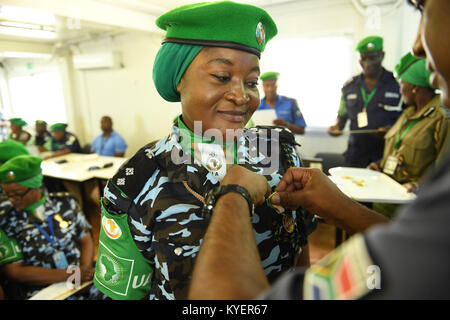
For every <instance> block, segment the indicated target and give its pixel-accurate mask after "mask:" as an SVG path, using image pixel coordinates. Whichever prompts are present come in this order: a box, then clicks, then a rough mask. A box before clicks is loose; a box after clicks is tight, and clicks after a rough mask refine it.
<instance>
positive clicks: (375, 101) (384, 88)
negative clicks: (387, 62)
mask: <svg viewBox="0 0 450 320" xmlns="http://www.w3.org/2000/svg"><path fill="white" fill-rule="evenodd" d="M355 50H356V51H357V52H358V53H359V57H360V60H359V62H360V65H361V67H362V73H361V74H359V75H357V76H354V77H353V78H351V79H350V80H348V81H347V82H346V83H345V84H344V86H343V88H342V96H341V104H340V107H339V110H338V116H337V121H336V124H335V125H333V126H331V127H330V128H329V129H328V133H329V134H330V135H331V136H339V135H341V134H342V130H343V129H344V127H345V125H346V123H347V120H350V130H351V131H352V133H351V134H350V136H349V139H348V145H347V150H346V151H345V153H344V157H345V165H346V166H350V167H360V168H365V167H366V166H367V165H369V164H370V163H371V162H373V161H377V160H378V159H380V158H381V157H382V155H383V148H384V139H383V136H384V134H385V133H386V132H387V130H388V129H389V128H390V127H391V126H392V125H393V124H394V123H395V121H397V119H398V117H399V116H400V114H401V111H402V107H401V100H400V90H399V85H398V83H397V81H396V80H395V78H394V76H393V74H392V72H390V71H387V70H386V69H384V68H383V66H382V62H383V59H384V51H383V38H381V37H379V36H369V37H366V38H364V39H363V40H361V41H360V42H359V43H358V45H357V46H356V48H355ZM362 130H364V131H369V132H367V133H364V131H362ZM358 131H361V133H360V132H358Z"/></svg>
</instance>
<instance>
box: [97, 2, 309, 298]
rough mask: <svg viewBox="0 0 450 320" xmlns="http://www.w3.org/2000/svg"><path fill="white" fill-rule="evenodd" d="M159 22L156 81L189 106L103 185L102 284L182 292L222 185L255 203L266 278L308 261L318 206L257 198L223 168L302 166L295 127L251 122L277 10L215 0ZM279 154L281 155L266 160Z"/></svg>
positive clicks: (267, 173)
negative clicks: (277, 204)
mask: <svg viewBox="0 0 450 320" xmlns="http://www.w3.org/2000/svg"><path fill="white" fill-rule="evenodd" d="M156 23H157V25H158V26H159V27H160V28H162V29H163V30H166V37H165V39H164V41H163V45H162V46H161V48H160V50H159V52H158V54H157V55H156V59H155V63H154V67H153V80H154V84H155V86H156V89H157V91H158V93H159V94H160V95H161V97H162V98H163V99H165V100H166V101H171V102H181V110H182V111H181V115H180V116H178V117H176V119H175V120H174V123H173V126H172V128H171V132H170V134H169V135H168V136H166V137H164V138H163V139H161V140H159V141H154V142H151V143H149V144H147V145H145V146H144V147H143V148H141V149H140V150H139V151H138V152H137V153H136V154H135V155H134V156H133V157H132V158H131V159H130V160H129V161H128V162H127V163H126V164H124V165H123V166H122V167H121V168H120V169H119V170H118V172H117V173H116V174H115V175H114V177H113V178H111V179H110V180H109V181H108V184H107V186H106V187H105V191H104V195H105V196H104V198H103V199H102V201H101V204H102V208H103V210H102V226H101V230H100V245H99V251H98V259H97V265H96V273H95V277H94V284H95V286H96V287H97V288H98V289H99V290H100V291H101V292H103V293H104V294H106V295H107V296H109V297H111V298H113V299H142V298H145V297H148V298H149V299H185V298H186V296H187V290H188V287H189V283H190V277H191V272H192V270H193V266H194V263H195V259H196V257H197V252H198V250H199V248H200V245H201V243H202V241H203V235H204V233H205V231H206V228H207V225H208V223H209V219H210V213H211V208H213V207H214V205H215V199H217V198H219V197H221V196H222V195H224V194H225V193H226V194H228V193H237V194H238V196H239V197H242V199H244V201H245V203H246V205H247V206H248V207H249V208H253V204H254V207H255V210H252V216H249V217H247V218H248V219H249V221H251V222H252V226H253V228H254V230H255V237H256V238H257V241H258V254H259V256H260V264H262V266H263V268H264V272H265V273H266V274H267V276H268V278H269V279H270V281H273V280H274V279H275V278H276V277H277V276H278V275H279V274H280V273H282V272H283V271H285V270H288V269H289V268H291V267H292V266H294V265H296V264H297V265H307V264H309V256H308V252H309V251H308V241H307V238H308V235H309V234H310V233H311V232H312V231H313V230H314V228H315V227H316V225H317V220H315V218H314V215H312V214H310V213H308V212H306V211H304V210H303V209H302V208H297V209H296V210H293V211H283V212H281V211H277V210H276V209H275V208H273V207H270V206H269V205H268V204H267V203H260V202H259V201H258V202H255V203H253V202H252V200H251V197H249V193H248V191H247V190H246V189H245V188H239V187H236V186H231V185H230V184H228V183H227V178H226V177H227V174H228V171H229V167H230V166H233V165H236V164H239V166H245V167H246V168H248V169H249V170H251V171H254V172H258V174H260V175H261V176H263V177H264V178H263V179H264V180H266V181H268V183H267V185H268V188H267V190H266V191H267V192H269V191H271V190H269V189H270V187H275V185H276V184H277V182H278V180H279V178H280V177H281V175H282V172H284V171H285V170H287V168H288V167H290V166H298V165H300V159H299V157H298V155H297V154H296V152H295V139H294V136H293V135H292V133H291V132H290V131H288V130H286V129H285V128H283V127H274V129H273V131H269V130H262V129H261V128H258V127H255V128H251V129H249V130H244V126H245V125H246V124H247V122H248V121H249V119H250V118H251V116H252V114H253V112H254V111H255V110H256V109H257V108H258V106H259V103H260V96H259V92H258V87H257V83H258V79H259V76H260V67H259V57H260V55H261V52H262V51H263V50H264V48H265V46H266V44H267V42H268V41H269V40H270V39H271V38H273V37H274V36H275V34H276V33H277V28H276V25H275V23H274V21H273V20H272V18H271V17H270V16H269V14H268V13H267V12H266V11H264V10H262V9H261V8H258V7H255V6H252V5H247V4H240V3H236V2H232V1H215V2H203V3H196V4H190V5H185V6H181V7H178V8H175V9H173V10H171V11H169V12H167V13H165V14H163V15H162V16H160V17H159V18H158V19H157V20H156ZM212 132H213V133H214V134H213V137H211V136H208V133H212ZM239 132H242V133H243V135H242V136H241V137H240V138H237V137H236V136H234V135H235V134H236V133H239ZM229 133H231V136H232V137H231V139H229V138H228V137H229V136H228V134H229ZM272 133H273V134H272ZM268 142H269V146H267V143H268ZM270 142H273V143H270ZM255 144H256V145H255ZM261 145H264V146H267V147H268V148H266V150H262V148H260V149H257V148H256V147H257V146H261ZM252 147H255V148H254V149H253V148H252ZM251 148H252V149H251ZM253 151H257V152H253ZM258 151H259V152H258ZM269 154H271V155H273V157H269ZM272 160H273V161H276V162H278V165H274V166H270V165H267V164H269V163H272V162H271V161H272ZM278 160H279V161H278ZM263 162H265V163H266V165H265V166H264V164H263ZM269 183H270V186H269ZM130 261H133V264H131V263H130Z"/></svg>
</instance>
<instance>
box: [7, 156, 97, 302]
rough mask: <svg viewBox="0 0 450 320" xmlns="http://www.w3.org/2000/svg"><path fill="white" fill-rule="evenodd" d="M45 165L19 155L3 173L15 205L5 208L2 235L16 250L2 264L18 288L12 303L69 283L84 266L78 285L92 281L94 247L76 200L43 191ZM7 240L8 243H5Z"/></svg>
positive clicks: (8, 164)
mask: <svg viewBox="0 0 450 320" xmlns="http://www.w3.org/2000/svg"><path fill="white" fill-rule="evenodd" d="M41 162H42V159H41V158H39V157H33V156H28V155H20V156H16V157H13V158H11V159H10V160H8V161H6V162H5V163H4V164H3V165H2V166H1V167H0V182H1V184H2V187H3V190H4V192H5V194H6V196H7V198H8V200H9V201H10V203H9V205H8V206H3V205H2V207H1V208H0V230H3V231H4V235H6V236H7V239H8V240H7V241H6V244H7V245H8V246H9V248H11V250H6V251H3V253H5V252H7V253H8V256H7V257H6V259H5V257H3V258H4V259H3V260H2V261H0V264H3V266H2V272H3V274H4V275H5V277H6V278H7V279H8V280H9V281H8V282H9V283H10V286H11V287H10V288H14V290H12V291H11V292H13V296H10V297H9V298H11V299H28V298H30V297H31V296H33V295H34V294H35V293H37V292H38V291H39V290H41V289H42V288H44V287H45V286H48V285H50V284H52V283H57V282H62V281H66V280H67V279H68V278H69V277H71V275H72V274H73V272H72V273H71V272H67V268H68V267H69V266H70V265H74V266H79V267H80V268H79V270H78V271H79V276H80V278H79V280H80V281H82V282H84V281H88V280H91V279H92V277H93V273H94V269H93V257H94V243H93V240H92V236H91V233H90V228H91V226H90V225H89V223H88V222H87V220H86V218H85V216H84V214H83V213H82V212H81V210H80V208H79V206H78V204H77V202H76V201H75V199H74V198H72V197H70V196H69V195H68V194H66V193H60V194H51V193H50V194H49V193H47V192H46V191H45V189H44V188H42V187H43V185H42V180H43V175H42V172H41ZM5 239H6V238H5Z"/></svg>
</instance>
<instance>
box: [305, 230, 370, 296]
mask: <svg viewBox="0 0 450 320" xmlns="http://www.w3.org/2000/svg"><path fill="white" fill-rule="evenodd" d="M371 266H373V262H372V260H371V258H370V255H369V253H368V251H367V247H366V244H365V240H364V236H363V235H361V234H357V235H355V236H353V237H352V238H350V239H349V240H347V241H346V242H345V243H344V244H343V245H342V246H340V247H339V248H337V249H335V250H334V251H333V252H331V253H330V254H328V255H327V256H326V257H325V258H323V259H322V260H320V261H319V262H318V263H317V264H315V265H313V266H311V268H310V269H308V270H307V271H306V273H305V279H304V283H303V298H304V299H308V300H309V299H313V300H330V299H337V300H343V299H345V300H347V299H358V298H360V297H362V296H364V295H365V294H367V293H368V292H369V291H370V290H372V289H373V288H369V285H368V279H369V276H370V275H369V273H368V271H369V270H370V269H369V267H371Z"/></svg>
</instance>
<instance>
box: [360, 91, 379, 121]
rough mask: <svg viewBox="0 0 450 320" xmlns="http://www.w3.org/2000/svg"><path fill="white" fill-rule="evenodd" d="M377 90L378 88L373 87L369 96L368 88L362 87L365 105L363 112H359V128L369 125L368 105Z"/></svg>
mask: <svg viewBox="0 0 450 320" xmlns="http://www.w3.org/2000/svg"><path fill="white" fill-rule="evenodd" d="M376 92H377V89H376V88H375V89H373V90H372V92H371V93H370V94H369V96H367V94H366V90H364V88H361V96H362V98H363V101H364V107H363V110H362V111H361V112H359V113H358V116H357V117H358V119H357V120H358V128H364V127H367V126H368V125H369V118H368V117H367V106H368V105H369V103H370V101H371V100H372V98H373V96H374V95H375V93H376Z"/></svg>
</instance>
